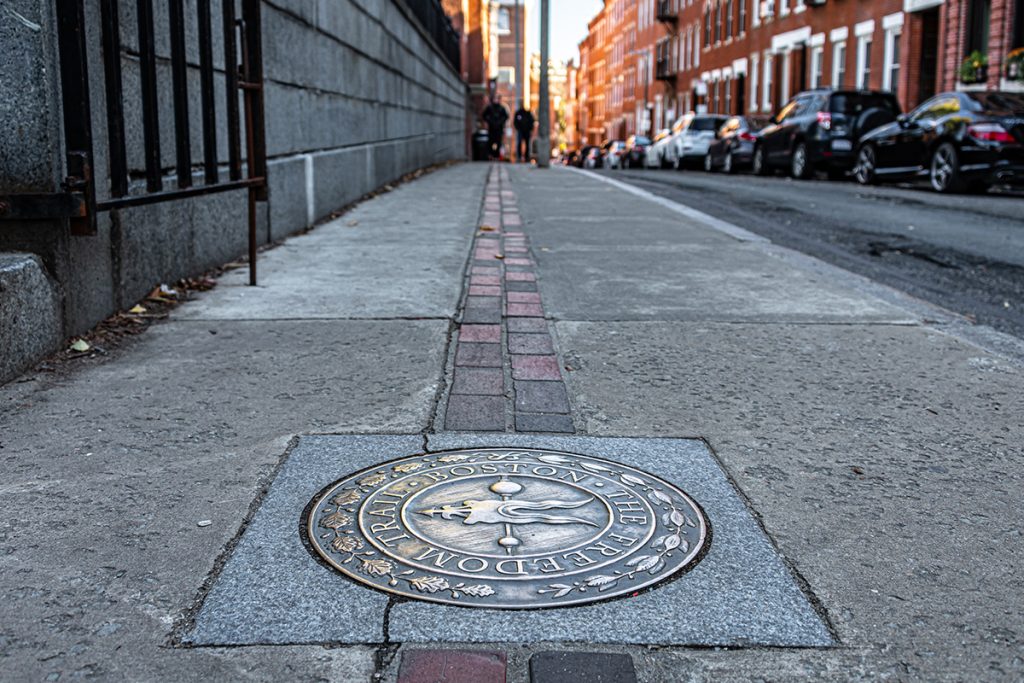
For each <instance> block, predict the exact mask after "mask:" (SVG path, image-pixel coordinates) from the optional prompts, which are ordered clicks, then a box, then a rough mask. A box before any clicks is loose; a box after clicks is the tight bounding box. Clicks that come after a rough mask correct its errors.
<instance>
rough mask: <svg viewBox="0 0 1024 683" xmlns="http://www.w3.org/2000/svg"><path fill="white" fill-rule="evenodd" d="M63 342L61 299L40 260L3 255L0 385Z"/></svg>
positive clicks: (0, 263)
mask: <svg viewBox="0 0 1024 683" xmlns="http://www.w3.org/2000/svg"><path fill="white" fill-rule="evenodd" d="M60 341H61V312H60V297H59V296H58V294H57V288H56V286H55V285H54V283H53V281H52V280H51V279H50V277H49V275H47V273H46V270H45V269H44V268H43V264H42V261H40V260H39V257H37V256H35V255H32V254H23V253H19V252H0V384H3V383H4V382H7V381H9V380H11V379H13V378H14V377H16V376H17V375H18V374H19V373H21V372H23V371H24V370H25V369H26V368H28V367H30V366H31V365H32V364H33V363H34V362H36V361H37V360H39V359H40V358H42V357H43V356H44V355H45V354H47V353H49V352H51V351H53V350H54V349H55V348H57V346H58V344H59V343H60Z"/></svg>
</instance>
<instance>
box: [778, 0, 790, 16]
mask: <svg viewBox="0 0 1024 683" xmlns="http://www.w3.org/2000/svg"><path fill="white" fill-rule="evenodd" d="M787 14H789V0H781V2H780V3H779V16H780V17H784V16H786V15H787Z"/></svg>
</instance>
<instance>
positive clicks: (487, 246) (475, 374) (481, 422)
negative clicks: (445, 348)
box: [445, 164, 575, 433]
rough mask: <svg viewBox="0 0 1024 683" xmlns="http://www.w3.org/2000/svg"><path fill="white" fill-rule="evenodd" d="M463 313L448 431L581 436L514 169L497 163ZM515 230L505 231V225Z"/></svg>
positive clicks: (486, 194) (447, 415) (492, 170)
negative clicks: (550, 325) (511, 173)
mask: <svg viewBox="0 0 1024 683" xmlns="http://www.w3.org/2000/svg"><path fill="white" fill-rule="evenodd" d="M480 216H481V220H480V225H479V226H478V227H479V228H480V229H479V230H477V231H476V235H475V237H474V240H473V246H472V252H471V253H472V258H473V260H472V263H471V264H470V269H469V278H468V283H467V287H466V289H465V296H464V298H463V305H462V308H461V310H460V314H459V323H460V324H459V328H458V331H457V339H456V342H455V349H454V354H453V358H454V366H455V367H454V373H453V378H452V386H451V393H450V395H449V397H448V409H447V412H446V413H445V429H448V430H451V431H456V430H463V431H506V430H507V429H509V428H511V429H512V430H514V431H518V432H557V433H574V432H575V428H574V426H573V420H572V415H571V410H570V406H569V401H568V393H567V392H566V389H565V384H564V382H563V380H562V372H561V367H560V365H559V362H558V356H557V353H556V350H555V346H554V342H553V339H552V338H551V335H550V331H549V329H548V322H547V320H546V319H545V315H544V304H543V300H542V297H541V294H540V291H539V288H538V284H537V273H536V263H535V262H534V260H533V258H532V257H531V255H530V243H529V242H530V241H529V237H528V236H527V235H526V233H525V232H524V231H523V229H522V225H523V223H524V219H523V217H522V215H521V214H520V213H519V209H518V207H517V205H516V193H515V190H514V189H513V188H512V184H511V182H510V180H509V176H508V170H507V168H506V167H503V166H501V165H498V164H492V165H491V168H490V171H489V173H488V177H487V184H486V188H485V190H484V197H483V203H482V206H481V214H480ZM508 227H512V228H513V230H509V231H507V232H506V230H505V229H506V228H508Z"/></svg>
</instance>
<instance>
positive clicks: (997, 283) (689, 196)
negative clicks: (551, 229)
mask: <svg viewBox="0 0 1024 683" xmlns="http://www.w3.org/2000/svg"><path fill="white" fill-rule="evenodd" d="M603 173H606V174H608V177H611V178H615V179H617V180H621V181H625V182H628V183H630V184H633V185H635V186H637V187H640V188H643V189H645V190H648V191H650V192H653V193H655V194H657V195H660V196H663V197H666V198H668V199H671V200H673V201H677V202H680V203H682V204H685V205H687V206H691V207H693V208H695V209H698V210H700V211H703V212H705V213H707V214H710V215H712V216H714V217H716V218H719V219H722V220H725V221H728V222H730V223H733V224H735V225H738V226H740V227H742V228H744V229H746V230H750V231H751V232H754V233H757V234H758V235H762V236H764V237H766V238H768V239H770V240H771V241H772V242H774V243H776V244H779V245H782V246H786V247H790V248H792V249H796V250H798V251H801V252H803V253H806V254H809V255H811V256H815V257H817V258H820V259H822V260H824V261H826V262H829V263H832V264H834V265H837V266H840V267H842V268H845V269H846V270H850V271H853V272H855V273H858V274H860V275H863V276H865V277H868V278H871V279H872V280H875V281H877V282H880V283H883V284H886V285H889V286H891V287H894V288H896V289H899V290H900V291H903V292H906V293H908V294H911V295H912V296H915V297H918V298H921V299H924V300H925V301H928V302H930V303H933V304H936V305H939V306H942V307H944V308H947V309H949V310H951V311H954V312H956V313H959V314H961V315H963V316H966V317H967V318H968V319H970V320H973V321H976V322H978V323H981V324H984V325H989V326H991V327H993V328H994V329H996V330H999V331H1001V332H1005V333H1007V334H1012V335H1014V336H1017V337H1020V338H1024V199H1022V198H1021V195H1019V194H1012V193H1005V192H1004V193H1001V194H997V193H993V194H987V195H939V194H937V193H935V192H931V191H930V190H928V189H925V188H924V187H923V186H921V187H914V186H911V185H907V186H874V187H864V186H862V185H858V184H856V183H853V182H829V181H826V180H813V181H794V180H792V179H790V178H784V177H767V178H762V177H757V176H752V175H724V174H721V173H716V174H708V173H705V172H703V171H698V170H686V171H682V172H677V171H657V170H643V171H641V170H627V171H615V170H612V171H603Z"/></svg>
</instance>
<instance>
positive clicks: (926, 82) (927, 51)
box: [917, 7, 939, 103]
mask: <svg viewBox="0 0 1024 683" xmlns="http://www.w3.org/2000/svg"><path fill="white" fill-rule="evenodd" d="M920 22H921V24H920V25H921V52H920V55H921V68H920V69H919V70H918V77H917V78H918V80H917V103H920V102H924V101H925V100H926V99H928V98H929V97H931V96H932V95H934V94H935V76H936V72H937V71H938V65H939V8H938V7H933V8H932V9H929V10H925V11H924V12H921V19H920Z"/></svg>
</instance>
